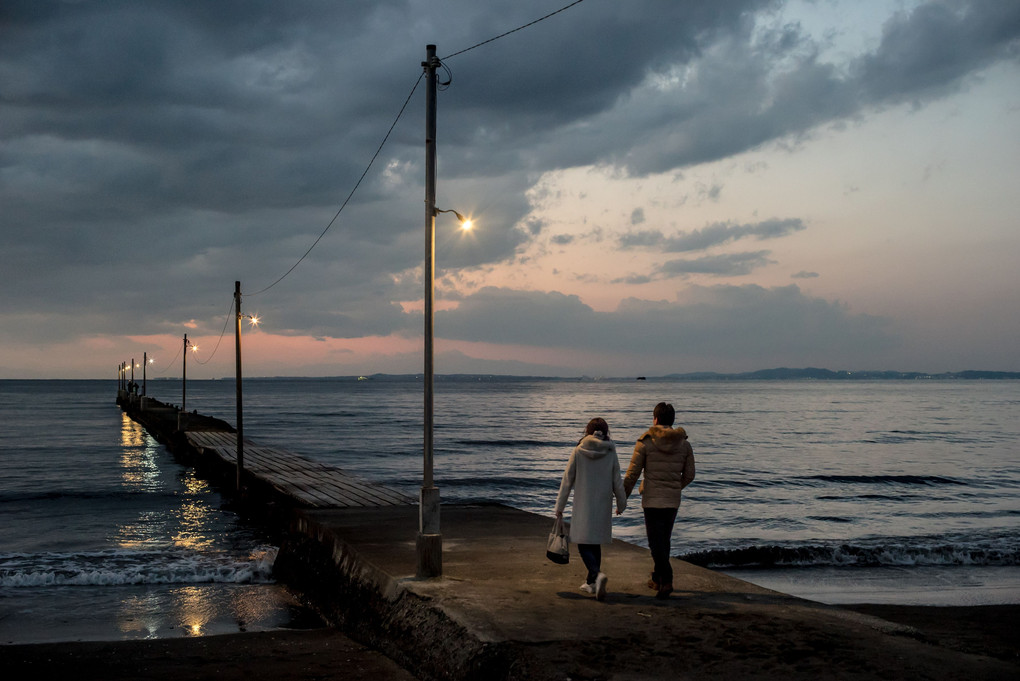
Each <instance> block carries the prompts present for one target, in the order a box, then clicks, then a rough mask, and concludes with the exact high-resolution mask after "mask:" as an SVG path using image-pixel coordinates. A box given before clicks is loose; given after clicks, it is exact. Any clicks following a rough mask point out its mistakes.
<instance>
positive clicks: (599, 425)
mask: <svg viewBox="0 0 1020 681" xmlns="http://www.w3.org/2000/svg"><path fill="white" fill-rule="evenodd" d="M595 431H602V435H603V439H605V440H608V439H609V424H608V423H606V420H605V419H604V418H600V417H599V418H593V419H592V420H591V421H588V425H587V427H586V428H585V429H584V434H585V435H594V434H595Z"/></svg>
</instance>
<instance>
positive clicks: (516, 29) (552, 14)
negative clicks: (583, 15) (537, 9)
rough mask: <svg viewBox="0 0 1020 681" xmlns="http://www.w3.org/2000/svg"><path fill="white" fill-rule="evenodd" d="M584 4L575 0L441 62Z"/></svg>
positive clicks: (450, 55)
mask: <svg viewBox="0 0 1020 681" xmlns="http://www.w3.org/2000/svg"><path fill="white" fill-rule="evenodd" d="M582 2H584V0H574V2H572V3H570V4H569V5H566V6H564V7H560V8H559V9H558V10H556V11H555V12H550V13H549V14H546V15H545V16H544V17H541V18H539V19H535V20H534V21H531V22H529V23H527V24H524V25H523V26H518V27H517V28H515V29H513V30H511V31H507V32H506V33H500V34H499V35H498V36H496V37H494V38H489V39H488V40H483V41H482V42H480V43H478V44H477V45H472V46H471V47H468V48H466V49H463V50H461V51H460V52H454V53H453V54H449V55H447V56H445V57H443V58H442V59H440V61H444V60H446V59H452V58H453V57H456V56H457V55H460V54H464V53H465V52H470V51H471V50H473V49H475V48H478V47H481V46H482V45H488V44H489V43H491V42H494V41H496V40H499V39H500V38H505V37H507V36H508V35H510V34H511V33H516V32H517V31H523V30H524V29H526V28H528V27H529V26H534V25H535V24H537V23H539V22H540V21H545V20H546V19H548V18H549V17H553V16H556V15H557V14H559V13H560V12H565V11H567V10H568V9H570V8H571V7H573V6H574V5H580V4H581V3H582Z"/></svg>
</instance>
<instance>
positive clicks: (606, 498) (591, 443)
mask: <svg viewBox="0 0 1020 681" xmlns="http://www.w3.org/2000/svg"><path fill="white" fill-rule="evenodd" d="M571 489H573V490H574V505H573V512H572V517H571V519H570V541H572V542H573V543H574V544H576V545H577V552H578V553H579V554H580V555H581V560H582V561H583V562H584V566H585V567H586V568H588V577H587V579H586V580H585V582H584V584H582V585H581V591H584V592H585V593H590V594H595V597H596V598H597V599H598V600H600V601H601V600H603V599H604V598H605V597H606V582H607V581H608V579H607V577H606V575H605V573H603V572H602V544H610V543H612V541H613V497H616V515H620V514H621V513H623V511H624V509H626V508H627V494H626V492H624V489H623V478H622V477H621V476H620V461H619V459H618V458H617V457H616V445H615V444H614V443H613V441H612V440H611V439H609V424H607V423H606V421H605V419H601V418H596V419H592V420H591V421H590V422H589V423H588V427H587V428H585V430H584V437H582V438H581V440H580V441H579V442H578V443H577V446H576V447H574V451H573V452H571V454H570V461H569V462H568V463H567V469H566V470H565V471H563V480H562V482H560V493H559V495H558V496H557V497H556V517H557V518H560V519H562V518H563V509H564V508H565V507H566V505H567V497H569V496H570V490H571Z"/></svg>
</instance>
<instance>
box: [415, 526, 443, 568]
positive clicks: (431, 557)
mask: <svg viewBox="0 0 1020 681" xmlns="http://www.w3.org/2000/svg"><path fill="white" fill-rule="evenodd" d="M417 549H418V579H431V578H432V577H442V575H443V535H441V534H421V533H420V532H419V533H418V541H417Z"/></svg>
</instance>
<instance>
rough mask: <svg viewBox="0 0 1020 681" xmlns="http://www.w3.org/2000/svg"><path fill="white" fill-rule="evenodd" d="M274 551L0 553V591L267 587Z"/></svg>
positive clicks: (263, 548) (273, 549)
mask: <svg viewBox="0 0 1020 681" xmlns="http://www.w3.org/2000/svg"><path fill="white" fill-rule="evenodd" d="M276 553H277V550H276V549H275V548H274V547H258V548H256V549H254V550H252V551H251V553H250V554H249V555H247V556H236V555H226V554H202V553H196V552H188V551H176V550H171V551H167V552H152V551H148V552H130V551H99V552H92V553H41V554H0V587H50V586H124V585H144V584H164V585H165V584H267V583H271V582H272V581H273V580H272V570H273V563H274V561H275V560H276Z"/></svg>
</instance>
